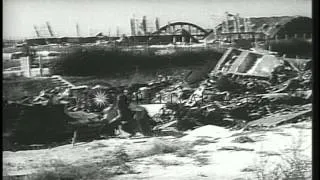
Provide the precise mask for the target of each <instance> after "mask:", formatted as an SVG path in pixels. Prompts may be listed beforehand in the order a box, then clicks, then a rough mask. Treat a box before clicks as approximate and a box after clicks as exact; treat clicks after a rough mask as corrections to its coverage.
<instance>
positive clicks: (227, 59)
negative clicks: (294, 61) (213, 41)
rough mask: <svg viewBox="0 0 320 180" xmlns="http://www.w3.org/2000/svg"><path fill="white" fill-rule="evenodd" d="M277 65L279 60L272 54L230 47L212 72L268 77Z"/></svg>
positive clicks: (279, 62) (279, 63)
mask: <svg viewBox="0 0 320 180" xmlns="http://www.w3.org/2000/svg"><path fill="white" fill-rule="evenodd" d="M279 65H281V61H280V59H278V58H277V57H276V56H274V55H270V54H267V53H261V52H256V51H249V50H242V49H233V48H230V49H228V50H227V51H226V52H225V54H224V55H223V56H222V57H221V59H220V60H219V62H218V64H217V66H216V67H215V69H214V73H218V72H222V73H231V74H247V75H251V76H261V77H270V76H271V75H272V74H271V73H272V71H273V69H274V68H275V67H277V66H279ZM214 73H213V74H214ZM211 74H212V73H211Z"/></svg>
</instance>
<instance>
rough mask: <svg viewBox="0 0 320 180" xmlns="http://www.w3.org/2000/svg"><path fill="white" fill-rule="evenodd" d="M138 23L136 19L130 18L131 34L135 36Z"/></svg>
mask: <svg viewBox="0 0 320 180" xmlns="http://www.w3.org/2000/svg"><path fill="white" fill-rule="evenodd" d="M135 25H136V23H135V19H134V18H132V19H130V26H131V35H132V36H135V35H136V26H135Z"/></svg>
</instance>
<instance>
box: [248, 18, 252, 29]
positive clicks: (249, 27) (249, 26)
mask: <svg viewBox="0 0 320 180" xmlns="http://www.w3.org/2000/svg"><path fill="white" fill-rule="evenodd" d="M247 27H248V31H250V32H251V31H252V28H251V20H250V18H247Z"/></svg>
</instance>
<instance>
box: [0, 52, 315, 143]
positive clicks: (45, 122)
mask: <svg viewBox="0 0 320 180" xmlns="http://www.w3.org/2000/svg"><path fill="white" fill-rule="evenodd" d="M310 63H311V60H303V59H289V58H285V57H277V56H275V55H273V54H270V52H257V51H252V50H242V49H234V48H229V49H228V50H227V51H226V52H225V53H224V55H223V56H222V57H221V59H220V60H219V61H218V63H217V65H216V66H215V68H213V70H212V71H211V72H210V73H209V74H208V75H207V76H206V77H203V80H202V81H201V82H198V87H196V88H192V87H190V86H189V85H188V83H186V82H182V81H180V80H178V79H175V78H174V77H168V78H165V77H161V78H160V80H156V81H152V82H149V83H146V84H134V85H132V86H130V87H102V86H99V85H97V86H94V87H88V86H74V85H72V84H71V83H69V82H67V81H65V80H63V79H62V78H61V77H59V76H54V77H52V78H53V79H54V80H55V81H54V82H55V83H56V85H57V87H56V88H54V89H51V90H43V91H41V92H40V94H39V96H37V97H29V98H27V99H24V100H21V101H19V102H4V106H3V108H4V120H5V121H6V127H5V128H6V129H5V130H4V132H6V133H5V138H6V140H8V141H11V142H18V143H36V142H40V143H41V142H42V143H43V142H48V141H50V142H51V141H52V142H57V141H65V140H66V139H68V138H70V137H72V134H73V132H74V131H77V134H78V137H77V138H78V139H80V140H88V139H94V138H97V137H99V131H98V130H99V129H100V128H101V127H102V126H103V125H104V124H105V123H107V122H108V121H110V120H111V119H113V118H114V117H115V116H117V113H116V108H115V106H113V104H114V103H115V97H116V96H117V95H118V94H119V93H121V92H122V91H123V89H128V90H129V92H130V96H129V99H130V100H131V104H130V109H131V110H132V111H133V112H134V114H135V115H134V118H135V120H138V121H142V120H144V122H149V123H148V124H149V126H151V127H150V128H152V132H153V134H155V133H156V132H168V131H170V132H172V131H178V130H187V129H192V128H195V127H197V126H202V125H206V124H213V125H218V126H224V127H230V128H243V127H245V129H247V130H248V129H251V128H254V127H258V126H266V127H270V126H275V125H278V124H281V123H285V122H291V121H296V120H303V119H305V118H308V117H311V111H312V106H311V101H312V90H311V86H312V74H311V64H310ZM150 122H152V123H150ZM142 133H144V132H142Z"/></svg>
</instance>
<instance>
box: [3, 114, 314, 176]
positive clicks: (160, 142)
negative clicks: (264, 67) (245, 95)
mask: <svg viewBox="0 0 320 180" xmlns="http://www.w3.org/2000/svg"><path fill="white" fill-rule="evenodd" d="M311 134H312V122H311V121H310V120H309V121H303V122H299V123H295V124H286V125H282V126H278V127H275V128H271V129H264V130H255V131H242V130H238V131H230V130H227V129H224V128H222V127H217V126H211V125H208V126H203V127H200V128H198V129H195V130H193V131H188V132H186V135H185V136H183V137H173V136H165V137H149V138H146V137H144V138H141V137H140V138H138V137H135V138H124V139H121V138H113V139H104V140H95V141H92V142H89V143H82V142H79V143H76V144H75V146H72V145H71V144H70V145H64V146H59V147H55V148H52V149H41V150H27V151H17V152H9V151H4V152H3V174H4V176H16V177H17V176H20V177H25V179H37V178H38V179H41V178H39V177H37V178H30V177H35V176H34V175H33V176H32V174H43V173H44V172H47V174H48V172H50V171H52V172H55V173H57V172H59V171H60V170H61V169H66V168H67V167H69V169H70V167H74V168H73V169H72V168H71V169H72V170H73V171H72V172H73V173H71V174H72V175H73V176H75V174H76V173H75V172H76V170H79V169H80V170H79V171H77V172H80V173H79V174H81V172H82V175H79V176H76V177H74V179H88V178H89V179H113V180H122V179H159V180H160V179H166V180H167V179H181V180H182V179H183V180H186V179H194V180H196V179H222V180H223V179H228V180H229V179H231V180H235V179H238V180H239V179H275V178H274V177H275V176H280V175H276V173H275V171H276V170H279V169H282V170H284V169H287V170H288V169H289V170H290V169H291V170H292V169H295V168H296V167H298V165H301V164H302V163H310V162H311V148H312V142H311ZM303 165H304V166H305V164H303ZM304 166H303V167H304ZM279 167H281V168H279ZM299 167H300V166H299ZM81 168H82V169H81ZM309 170H310V171H311V168H310V169H309ZM84 171H88V173H84ZM299 171H302V170H301V169H299ZM284 172H286V173H282V174H286V175H288V174H289V173H288V171H284ZM61 174H63V173H61ZM69 174H70V172H69ZM280 174H281V173H280ZM61 176H62V175H61ZM28 177H29V178H28ZM42 177H46V176H42ZM57 179H59V178H57ZM310 179H311V178H310Z"/></svg>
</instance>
